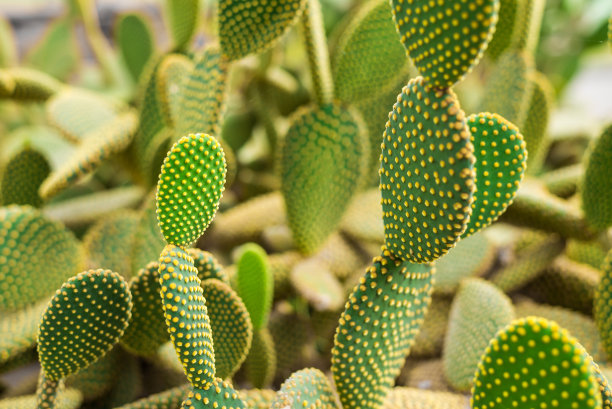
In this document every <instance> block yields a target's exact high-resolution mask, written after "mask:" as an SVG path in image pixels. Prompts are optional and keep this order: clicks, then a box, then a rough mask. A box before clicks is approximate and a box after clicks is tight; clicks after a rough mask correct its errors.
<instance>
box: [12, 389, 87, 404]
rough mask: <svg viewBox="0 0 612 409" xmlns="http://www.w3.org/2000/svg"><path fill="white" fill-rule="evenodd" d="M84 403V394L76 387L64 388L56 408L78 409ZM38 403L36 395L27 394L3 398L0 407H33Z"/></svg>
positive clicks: (56, 402) (57, 400) (58, 397)
mask: <svg viewBox="0 0 612 409" xmlns="http://www.w3.org/2000/svg"><path fill="white" fill-rule="evenodd" d="M81 403H83V395H82V394H81V392H79V391H78V390H76V389H64V390H63V391H60V392H59V393H58V396H57V397H56V399H55V405H54V406H53V408H54V409H78V408H80V407H81ZM37 404H38V397H37V396H36V395H25V396H18V397H14V398H8V399H1V400H0V409H33V408H36V407H37Z"/></svg>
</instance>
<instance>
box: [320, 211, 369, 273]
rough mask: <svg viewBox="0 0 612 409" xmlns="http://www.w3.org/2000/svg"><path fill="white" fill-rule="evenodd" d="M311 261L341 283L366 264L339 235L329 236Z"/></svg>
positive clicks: (361, 256) (347, 241)
mask: <svg viewBox="0 0 612 409" xmlns="http://www.w3.org/2000/svg"><path fill="white" fill-rule="evenodd" d="M379 203H380V202H379ZM311 260H316V261H317V262H321V263H322V264H323V266H324V267H325V268H327V269H328V270H329V271H330V272H331V273H332V274H333V275H334V276H335V277H336V278H338V279H339V280H341V281H344V280H346V279H347V278H348V277H349V276H352V275H354V274H355V271H359V270H361V268H362V267H363V266H364V265H365V264H366V262H364V259H363V254H361V252H360V251H358V250H356V249H355V247H354V246H353V245H352V244H351V242H350V241H349V240H347V239H345V238H344V237H343V236H342V234H339V233H334V234H332V235H331V236H329V238H328V239H327V241H326V242H325V244H323V247H321V250H319V251H318V252H317V253H316V254H315V255H314V256H312V257H311ZM332 285H333V284H332Z"/></svg>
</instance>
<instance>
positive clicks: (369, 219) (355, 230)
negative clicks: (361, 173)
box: [340, 188, 385, 243]
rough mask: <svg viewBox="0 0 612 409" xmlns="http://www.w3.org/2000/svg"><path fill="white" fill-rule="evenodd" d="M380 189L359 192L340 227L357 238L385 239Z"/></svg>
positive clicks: (381, 240)
mask: <svg viewBox="0 0 612 409" xmlns="http://www.w3.org/2000/svg"><path fill="white" fill-rule="evenodd" d="M381 199H382V197H381V194H380V189H378V188H371V189H368V190H364V191H363V192H360V193H358V194H357V195H356V196H355V198H354V199H353V201H352V202H351V204H350V206H349V207H348V209H346V213H344V217H343V218H342V221H341V222H340V229H341V230H342V231H343V232H344V233H346V234H348V235H349V236H351V238H354V239H356V240H365V241H374V242H379V243H382V242H383V241H385V226H384V225H383V221H382V206H381Z"/></svg>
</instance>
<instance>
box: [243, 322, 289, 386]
mask: <svg viewBox="0 0 612 409" xmlns="http://www.w3.org/2000/svg"><path fill="white" fill-rule="evenodd" d="M283 336H284V337H286V336H287V334H284V335H283ZM276 366H277V356H276V345H275V343H274V339H273V338H272V335H271V334H270V331H269V330H268V328H262V329H259V330H256V331H254V332H253V341H252V343H251V349H250V350H249V354H248V356H247V359H246V361H245V363H244V369H245V373H246V377H247V379H248V380H249V382H251V384H252V385H253V387H255V388H264V387H266V386H268V385H270V384H271V383H272V381H273V380H274V375H275V373H276Z"/></svg>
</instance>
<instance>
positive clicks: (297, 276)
mask: <svg viewBox="0 0 612 409" xmlns="http://www.w3.org/2000/svg"><path fill="white" fill-rule="evenodd" d="M290 281H291V284H292V285H293V287H294V288H295V291H296V292H297V293H298V294H300V295H301V296H302V298H304V300H306V301H307V302H308V303H309V304H310V305H312V306H313V308H314V309H315V310H317V311H337V310H339V309H340V308H342V306H343V305H344V302H345V300H344V298H345V294H344V288H342V284H341V283H340V281H339V280H338V278H336V276H334V274H333V273H332V272H331V271H330V269H329V267H328V266H327V265H326V264H325V263H324V262H322V261H320V260H313V259H309V260H306V261H303V262H301V263H298V264H297V265H296V266H295V267H293V269H292V271H291V275H290Z"/></svg>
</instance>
